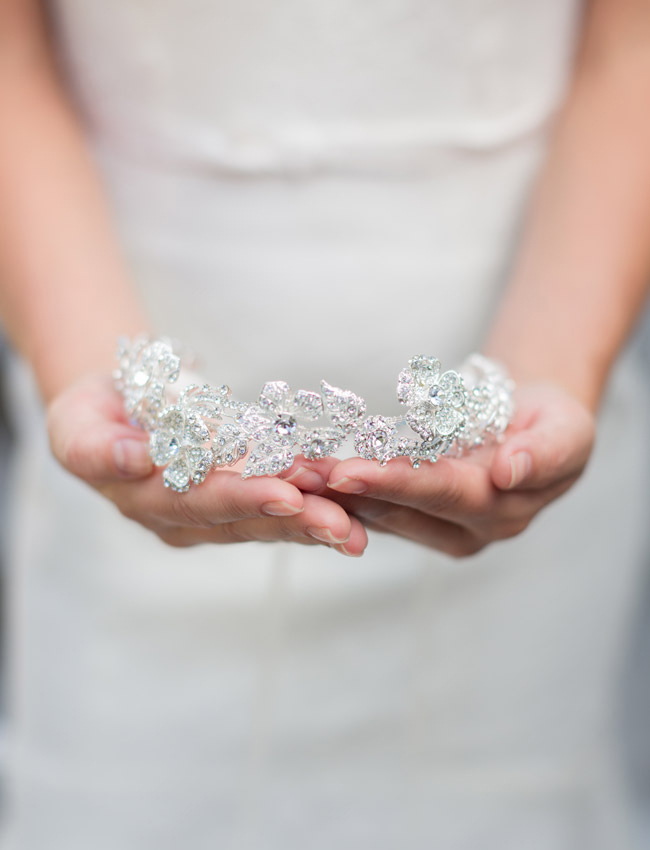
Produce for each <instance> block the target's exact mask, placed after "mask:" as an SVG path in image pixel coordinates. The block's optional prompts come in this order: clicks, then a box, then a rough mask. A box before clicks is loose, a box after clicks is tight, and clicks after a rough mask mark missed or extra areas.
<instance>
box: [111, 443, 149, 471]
mask: <svg viewBox="0 0 650 850" xmlns="http://www.w3.org/2000/svg"><path fill="white" fill-rule="evenodd" d="M113 459H114V460H115V466H116V467H117V468H118V470H119V471H120V472H121V473H123V474H124V475H146V473H147V472H151V469H152V468H153V463H152V460H151V457H150V455H149V443H148V442H146V441H145V440H132V439H130V438H128V437H126V438H125V439H123V440H118V441H117V442H116V443H115V445H114V446H113Z"/></svg>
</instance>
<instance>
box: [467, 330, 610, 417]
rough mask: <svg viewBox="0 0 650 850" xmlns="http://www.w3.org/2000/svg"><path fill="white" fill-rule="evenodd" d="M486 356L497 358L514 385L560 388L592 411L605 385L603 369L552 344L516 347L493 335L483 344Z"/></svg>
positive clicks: (605, 372)
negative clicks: (544, 347) (563, 353)
mask: <svg viewBox="0 0 650 850" xmlns="http://www.w3.org/2000/svg"><path fill="white" fill-rule="evenodd" d="M483 351H484V353H485V354H486V355H487V356H488V357H492V358H494V359H495V360H498V361H500V362H501V363H503V365H504V366H505V367H506V368H507V370H508V372H509V374H510V376H511V377H512V378H513V379H514V381H515V382H516V384H517V385H523V384H529V383H546V384H553V385H555V386H559V387H561V388H562V389H563V390H565V391H567V392H568V393H569V394H570V395H571V396H573V397H574V398H575V399H576V400H577V401H579V402H581V403H582V404H583V405H584V406H585V407H586V408H587V409H588V410H589V411H590V412H591V413H592V414H595V413H596V411H597V409H598V405H599V403H600V399H601V396H602V393H603V390H604V387H605V382H606V379H607V372H608V370H607V368H606V367H605V366H603V365H602V364H600V363H595V362H589V360H588V359H587V358H583V359H582V360H581V359H579V358H577V357H576V356H575V355H576V352H575V351H572V352H571V353H570V354H569V355H564V356H563V355H562V354H561V352H560V351H558V350H555V349H553V348H552V347H550V348H546V349H544V350H541V351H539V350H533V351H531V350H530V349H528V348H517V347H515V346H512V345H508V344H507V343H506V342H505V341H502V340H499V339H497V338H494V339H491V340H489V341H488V343H487V345H485V346H484V349H483Z"/></svg>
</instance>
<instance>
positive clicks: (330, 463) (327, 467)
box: [280, 455, 339, 493]
mask: <svg viewBox="0 0 650 850" xmlns="http://www.w3.org/2000/svg"><path fill="white" fill-rule="evenodd" d="M338 462H339V461H338V460H337V459H336V458H333V457H326V458H321V459H320V460H307V458H305V457H304V456H302V455H299V456H298V457H297V458H296V460H295V462H294V464H293V466H292V467H291V468H290V469H287V470H285V471H284V472H281V473H280V478H283V479H284V480H285V481H290V482H291V483H292V484H294V485H295V486H296V487H298V488H299V489H300V490H303V491H305V492H308V493H314V492H319V491H322V490H324V489H325V484H326V482H327V480H328V478H329V475H330V472H331V470H332V469H333V468H334V467H335V466H336V464H337V463H338Z"/></svg>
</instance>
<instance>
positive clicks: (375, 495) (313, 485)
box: [285, 384, 595, 557]
mask: <svg viewBox="0 0 650 850" xmlns="http://www.w3.org/2000/svg"><path fill="white" fill-rule="evenodd" d="M516 403H517V413H516V415H515V418H514V420H513V422H512V424H511V425H510V427H509V428H508V431H507V432H506V439H505V440H504V442H503V443H500V444H497V445H493V446H489V447H488V446H486V447H483V448H481V449H477V450H475V451H473V452H471V453H468V454H467V455H466V456H465V457H463V458H440V459H439V460H438V461H437V462H436V463H434V464H430V463H423V464H422V466H421V468H420V469H412V467H411V465H410V462H409V461H408V460H407V459H406V458H404V459H402V458H397V459H395V460H392V461H390V462H389V463H388V464H387V465H386V466H383V467H381V466H379V464H378V463H376V462H375V461H368V460H363V459H361V458H350V459H347V460H344V461H340V462H336V461H333V460H332V459H329V460H325V461H320V462H318V463H315V464H313V463H308V462H305V463H304V464H303V465H302V467H300V466H295V465H294V467H293V468H292V469H291V470H290V471H289V472H288V473H287V474H286V476H285V477H287V478H289V479H290V480H291V481H292V483H295V484H296V486H297V487H300V488H301V489H309V490H310V491H312V492H319V493H321V494H324V493H325V492H327V491H329V493H330V494H331V496H332V498H335V499H336V501H338V502H340V503H341V504H342V505H343V507H345V509H346V511H348V512H350V513H352V514H354V515H355V516H357V517H358V518H359V519H360V520H361V521H362V522H363V523H364V525H366V526H368V527H370V528H374V529H376V530H378V531H383V532H388V533H391V534H397V535H399V536H401V537H406V538H408V539H410V540H415V541H417V542H418V543H422V544H424V545H425V546H430V547H432V548H435V549H439V550H440V551H442V552H446V553H447V554H449V555H452V556H454V557H463V556H467V555H472V554H474V553H475V552H478V551H479V550H480V549H482V548H484V547H485V546H486V545H487V544H488V543H491V542H492V541H494V540H501V539H504V538H507V537H513V536H514V535H516V534H519V533H520V532H521V531H523V530H524V529H525V528H526V527H527V526H528V524H529V523H530V521H531V520H532V519H533V517H534V516H535V515H536V514H537V513H538V512H539V511H540V510H541V509H542V508H543V507H544V506H545V505H547V504H548V503H549V502H551V501H553V500H554V499H556V498H557V497H558V496H560V495H561V494H562V493H564V492H565V491H566V490H567V489H568V488H569V487H571V485H572V484H573V483H574V482H575V481H576V480H577V479H578V477H579V476H580V474H581V473H582V471H583V469H584V467H585V464H586V463H587V460H588V458H589V455H590V453H591V449H592V446H593V442H594V434H595V428H594V415H593V413H592V412H591V411H590V410H589V409H588V408H587V407H586V406H585V405H584V404H582V403H581V402H580V401H578V400H577V399H576V398H575V397H574V396H572V395H571V394H570V393H569V392H567V391H566V390H565V389H563V388H561V387H559V386H556V385H553V384H529V385H524V386H521V387H519V388H518V390H517V393H516ZM301 468H304V469H305V471H304V472H301V471H300V470H301ZM307 470H308V471H307Z"/></svg>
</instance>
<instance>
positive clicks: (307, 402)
mask: <svg viewBox="0 0 650 850" xmlns="http://www.w3.org/2000/svg"><path fill="white" fill-rule="evenodd" d="M293 411H295V412H296V413H300V416H301V417H302V418H303V419H306V420H308V421H314V420H316V419H319V418H320V417H321V416H322V415H323V400H322V398H321V397H320V396H319V394H318V393H313V392H310V391H309V390H298V392H297V393H296V394H295V396H294V397H293Z"/></svg>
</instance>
